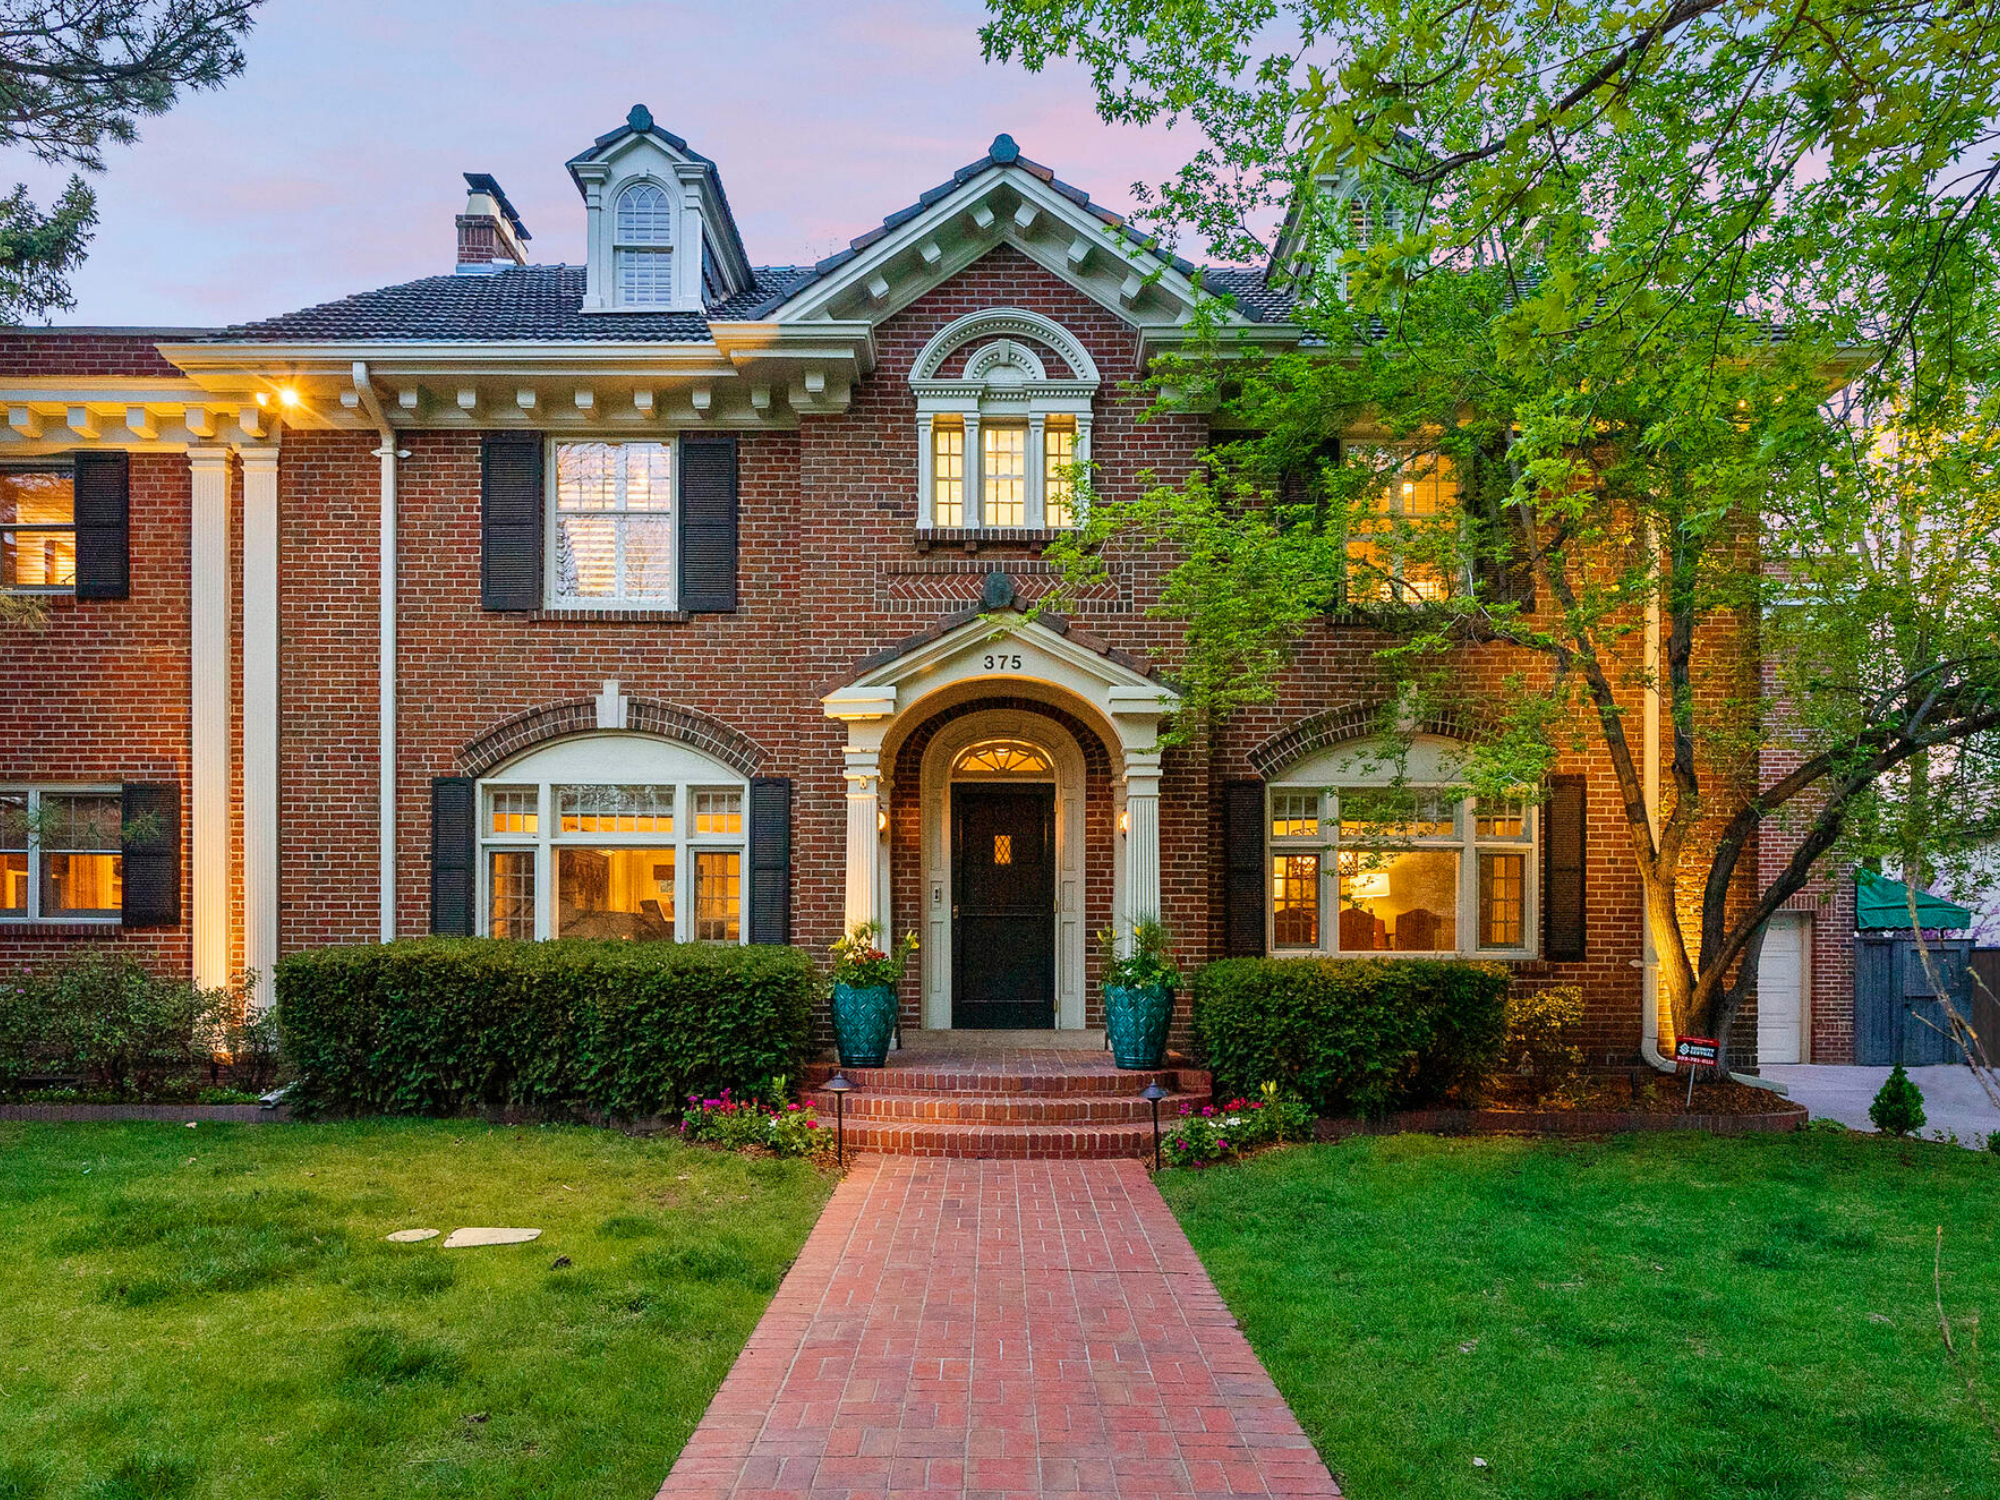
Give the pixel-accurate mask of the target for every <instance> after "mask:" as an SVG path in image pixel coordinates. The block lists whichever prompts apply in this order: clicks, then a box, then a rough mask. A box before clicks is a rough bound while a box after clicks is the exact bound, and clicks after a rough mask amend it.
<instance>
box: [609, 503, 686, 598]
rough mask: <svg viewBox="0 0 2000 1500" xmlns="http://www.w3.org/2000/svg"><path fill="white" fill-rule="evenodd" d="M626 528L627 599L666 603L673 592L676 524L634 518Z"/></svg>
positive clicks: (658, 518) (654, 518)
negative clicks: (662, 600)
mask: <svg viewBox="0 0 2000 1500" xmlns="http://www.w3.org/2000/svg"><path fill="white" fill-rule="evenodd" d="M620 524H621V525H622V526H624V528H625V587H624V588H623V589H622V590H621V591H620V592H621V594H622V596H623V597H624V598H627V599H666V598H669V597H671V596H672V594H673V589H674V523H673V522H672V520H670V519H669V518H667V517H665V516H634V517H632V518H631V519H630V520H629V521H623V522H621V523H620Z"/></svg>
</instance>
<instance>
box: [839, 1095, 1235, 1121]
mask: <svg viewBox="0 0 2000 1500" xmlns="http://www.w3.org/2000/svg"><path fill="white" fill-rule="evenodd" d="M806 1097H807V1099H808V1100H809V1102H811V1103H812V1104H813V1105H814V1106H815V1107H816V1108H817V1109H818V1110H819V1112H820V1115H821V1117H822V1118H824V1119H831V1118H833V1116H834V1113H835V1111H834V1098H833V1095H831V1094H829V1093H827V1092H826V1091H825V1090H824V1089H818V1090H815V1091H813V1092H812V1093H810V1094H808V1095H807V1096H806ZM1207 1102H1208V1101H1207V1098H1206V1096H1202V1097H1200V1098H1197V1097H1196V1096H1195V1095H1193V1094H1169V1095H1168V1096H1167V1097H1166V1098H1165V1099H1162V1100H1161V1101H1160V1121H1161V1123H1162V1124H1163V1125H1165V1124H1170V1123H1171V1122H1173V1121H1174V1120H1177V1119H1179V1118H1180V1112H1181V1106H1182V1105H1184V1104H1187V1105H1199V1104H1205V1103H1207ZM1152 1119H1153V1108H1152V1105H1151V1104H1150V1103H1148V1102H1147V1101H1146V1100H1144V1099H1142V1098H1140V1097H1139V1096H1138V1095H1137V1094H1100V1093H1084V1094H1030V1093H1022V1092H1018V1091H1017V1092H1014V1093H991V1094H961V1093H917V1092H913V1091H909V1090H903V1089H874V1088H858V1089H856V1090H854V1092H853V1093H851V1094H849V1095H848V1096H847V1121H848V1123H849V1124H850V1125H852V1124H853V1123H854V1122H855V1121H856V1120H881V1121H890V1120H902V1121H908V1122H913V1123H923V1124H940V1125H948V1124H957V1125H1123V1124H1134V1123H1144V1124H1145V1125H1146V1126H1147V1128H1148V1129H1149V1130H1150V1129H1151V1128H1152Z"/></svg>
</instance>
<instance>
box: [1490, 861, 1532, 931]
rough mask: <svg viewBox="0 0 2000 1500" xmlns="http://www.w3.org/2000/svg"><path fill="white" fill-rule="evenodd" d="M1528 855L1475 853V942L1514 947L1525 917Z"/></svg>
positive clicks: (1523, 927)
mask: <svg viewBox="0 0 2000 1500" xmlns="http://www.w3.org/2000/svg"><path fill="white" fill-rule="evenodd" d="M1527 889H1528V856H1527V855H1525V854H1482V855H1480V856H1479V946H1480V947H1482V948H1518V947H1520V946H1521V941H1522V936H1523V932H1524V930H1525V921H1526V917H1527V903H1526V898H1527Z"/></svg>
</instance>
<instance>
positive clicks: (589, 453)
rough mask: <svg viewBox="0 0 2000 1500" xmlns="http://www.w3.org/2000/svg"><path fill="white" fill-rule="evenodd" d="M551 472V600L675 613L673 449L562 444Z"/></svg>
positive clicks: (578, 606)
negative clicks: (634, 607) (671, 610)
mask: <svg viewBox="0 0 2000 1500" xmlns="http://www.w3.org/2000/svg"><path fill="white" fill-rule="evenodd" d="M549 467H550V481H549V482H550V488H551V493H550V507H549V512H550V530H551V532H552V536H551V546H550V547H549V557H550V572H551V580H550V589H549V597H550V600H551V601H552V602H553V603H554V604H555V605H556V606H557V607H559V608H571V609H605V608H621V607H632V606H638V607H643V608H648V609H672V608H674V607H675V604H676V598H675V577H676V569H675V557H674V549H675V520H676V517H675V504H674V502H675V482H676V470H677V467H678V466H677V465H676V463H675V461H674V445H673V444H672V443H658V442H649V443H606V442H558V443H556V444H555V461H554V463H552V464H551V465H550V466H549Z"/></svg>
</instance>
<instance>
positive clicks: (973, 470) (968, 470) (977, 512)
mask: <svg viewBox="0 0 2000 1500" xmlns="http://www.w3.org/2000/svg"><path fill="white" fill-rule="evenodd" d="M979 469H980V462H979V413H978V412H976V411H974V412H967V413H966V414H965V524H966V525H967V526H978V525H981V524H982V523H983V522H984V520H985V517H984V515H983V514H982V512H983V511H984V509H985V505H984V501H985V495H984V491H985V488H986V486H985V484H984V483H983V482H982V480H981V479H980V474H979Z"/></svg>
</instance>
